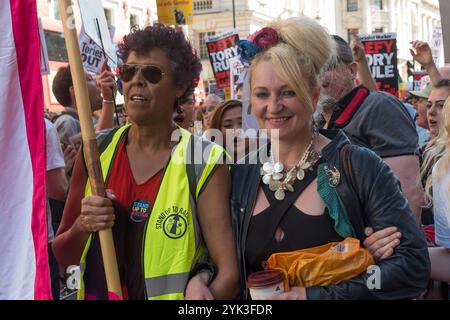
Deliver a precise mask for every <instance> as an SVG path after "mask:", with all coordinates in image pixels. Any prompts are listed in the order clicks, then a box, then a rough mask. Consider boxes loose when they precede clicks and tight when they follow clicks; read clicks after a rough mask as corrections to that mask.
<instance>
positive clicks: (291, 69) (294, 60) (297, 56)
mask: <svg viewBox="0 0 450 320" xmlns="http://www.w3.org/2000/svg"><path fill="white" fill-rule="evenodd" d="M270 27H272V28H273V29H275V30H277V31H278V33H279V36H280V37H281V39H282V40H281V41H280V42H278V44H276V45H275V46H273V47H271V48H269V49H268V50H264V51H262V52H261V53H259V54H258V55H257V56H256V57H255V59H254V60H253V61H252V63H251V66H250V83H251V79H252V71H253V70H254V69H255V67H256V65H257V64H258V63H259V62H261V61H270V62H272V64H273V65H274V67H275V69H276V70H277V72H278V74H279V76H280V78H281V79H282V80H283V81H285V82H286V83H287V84H288V86H289V87H290V88H291V89H292V90H293V91H294V92H295V94H296V95H297V97H298V98H299V100H300V101H301V102H302V103H304V104H305V105H306V106H307V107H308V108H309V109H310V111H311V112H312V113H313V112H314V111H315V109H316V106H315V105H314V104H313V101H312V96H311V93H312V92H313V90H314V89H316V88H318V87H319V75H320V73H321V70H322V68H323V66H324V65H325V63H327V62H328V61H329V60H330V59H331V57H332V56H333V55H334V54H335V51H336V45H335V44H334V41H333V39H332V38H331V36H330V34H329V33H328V32H327V30H326V29H325V28H324V27H322V26H321V25H320V24H318V23H317V22H316V21H314V20H313V19H311V18H307V17H294V18H289V19H286V20H283V21H277V22H274V23H272V24H271V25H270Z"/></svg>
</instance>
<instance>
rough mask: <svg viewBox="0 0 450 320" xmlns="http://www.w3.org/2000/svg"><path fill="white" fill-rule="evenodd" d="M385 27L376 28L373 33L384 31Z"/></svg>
mask: <svg viewBox="0 0 450 320" xmlns="http://www.w3.org/2000/svg"><path fill="white" fill-rule="evenodd" d="M383 32H384V31H383V28H375V29H373V33H383Z"/></svg>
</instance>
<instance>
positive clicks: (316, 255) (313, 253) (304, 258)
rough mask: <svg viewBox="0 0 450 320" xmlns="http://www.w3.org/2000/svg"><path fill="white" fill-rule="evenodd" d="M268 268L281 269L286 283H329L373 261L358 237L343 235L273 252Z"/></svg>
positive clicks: (327, 284) (357, 271)
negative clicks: (338, 239) (339, 239)
mask: <svg viewBox="0 0 450 320" xmlns="http://www.w3.org/2000/svg"><path fill="white" fill-rule="evenodd" d="M267 263H268V265H267V267H268V268H270V269H278V270H282V271H283V272H284V275H285V279H286V280H287V281H288V282H289V286H300V287H303V288H308V287H314V286H329V285H332V284H338V283H340V282H342V281H344V280H348V279H352V278H354V277H356V276H358V275H359V274H361V273H362V272H364V271H366V270H367V268H368V267H369V266H371V265H373V264H374V260H373V257H372V255H371V254H370V253H369V251H367V250H366V249H364V248H361V247H360V242H359V240H358V239H354V238H346V239H345V240H344V241H342V242H332V243H328V244H326V245H323V246H320V247H314V248H310V249H303V250H297V251H292V252H282V253H274V254H272V255H271V256H270V258H269V260H268V261H267Z"/></svg>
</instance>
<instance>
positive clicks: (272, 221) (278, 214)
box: [262, 158, 324, 251]
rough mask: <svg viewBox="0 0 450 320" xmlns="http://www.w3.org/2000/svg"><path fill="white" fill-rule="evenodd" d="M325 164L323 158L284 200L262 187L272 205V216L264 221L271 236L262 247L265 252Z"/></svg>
mask: <svg viewBox="0 0 450 320" xmlns="http://www.w3.org/2000/svg"><path fill="white" fill-rule="evenodd" d="M323 162H324V160H323V158H321V159H320V160H319V161H317V162H316V163H315V164H314V166H313V168H312V170H308V171H307V172H306V175H305V178H304V179H303V180H296V181H295V183H294V185H293V187H294V192H289V191H285V192H286V193H285V194H286V197H285V198H284V200H281V201H280V200H277V199H276V198H275V193H274V192H273V191H271V190H270V189H269V186H267V185H265V184H263V185H262V189H263V191H264V193H265V195H266V197H267V200H268V201H269V203H270V207H269V208H268V210H270V214H268V215H267V218H266V219H263V228H262V230H267V234H268V235H269V237H268V238H267V239H268V240H267V242H266V243H264V245H263V246H262V248H264V249H263V251H266V250H267V248H268V246H269V245H270V244H271V242H272V239H273V237H274V236H275V232H276V230H277V228H278V226H279V225H280V222H281V220H282V219H283V218H284V216H285V215H286V213H287V212H288V211H289V209H290V208H291V207H292V205H293V204H294V202H295V201H296V200H297V198H298V197H299V196H300V194H301V193H302V192H303V191H304V190H305V189H306V187H308V186H309V185H310V184H311V182H313V181H314V179H315V178H316V177H317V167H318V166H319V164H321V163H323Z"/></svg>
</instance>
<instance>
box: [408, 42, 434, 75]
mask: <svg viewBox="0 0 450 320" xmlns="http://www.w3.org/2000/svg"><path fill="white" fill-rule="evenodd" d="M411 46H412V49H410V50H409V51H410V52H411V55H412V56H413V58H414V60H416V61H417V62H418V63H420V64H421V65H422V66H423V67H424V68H427V67H429V66H430V65H432V64H434V60H433V53H432V52H431V48H430V45H429V44H428V43H427V42H423V41H413V42H411Z"/></svg>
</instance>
